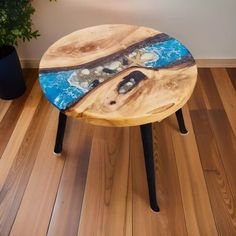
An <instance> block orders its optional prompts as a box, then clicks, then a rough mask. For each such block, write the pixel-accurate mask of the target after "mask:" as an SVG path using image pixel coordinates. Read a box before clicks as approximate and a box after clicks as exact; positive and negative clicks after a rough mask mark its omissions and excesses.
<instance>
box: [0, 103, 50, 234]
mask: <svg viewBox="0 0 236 236" xmlns="http://www.w3.org/2000/svg"><path fill="white" fill-rule="evenodd" d="M49 114H50V106H49V104H48V102H46V100H45V99H41V101H40V103H39V104H38V107H37V111H36V112H35V114H34V117H33V118H32V120H31V121H30V126H29V128H28V130H27V132H26V134H25V136H24V139H23V141H22V144H21V147H20V149H19V150H18V152H17V154H16V156H15V158H14V161H13V163H12V166H11V168H10V170H9V173H8V175H7V178H6V180H5V182H4V185H3V187H2V190H1V191H0V235H8V234H9V232H10V230H11V227H12V224H13V222H14V220H15V217H16V214H17V211H18V209H19V206H20V204H21V200H22V197H23V195H24V191H25V189H26V186H27V184H28V181H29V178H30V175H31V172H32V169H33V166H34V163H35V159H36V155H37V152H38V148H39V146H40V144H41V142H42V138H43V135H44V132H45V129H46V124H47V122H48V118H49Z"/></svg>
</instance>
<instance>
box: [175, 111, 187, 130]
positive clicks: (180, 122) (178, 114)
mask: <svg viewBox="0 0 236 236" xmlns="http://www.w3.org/2000/svg"><path fill="white" fill-rule="evenodd" d="M175 115H176V117H177V121H178V125H179V131H180V133H181V134H187V133H188V130H187V129H186V127H185V123H184V117H183V113H182V109H179V110H178V111H176V112H175Z"/></svg>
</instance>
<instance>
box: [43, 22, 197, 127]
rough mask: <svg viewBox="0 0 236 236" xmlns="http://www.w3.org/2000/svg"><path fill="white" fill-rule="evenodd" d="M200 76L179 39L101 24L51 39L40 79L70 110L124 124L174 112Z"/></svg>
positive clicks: (98, 122) (109, 123)
mask: <svg viewBox="0 0 236 236" xmlns="http://www.w3.org/2000/svg"><path fill="white" fill-rule="evenodd" d="M196 76H197V68H196V64H195V61H194V59H193V57H192V55H191V54H190V52H189V51H188V50H187V49H186V47H184V45H183V44H181V43H180V42H179V41H178V40H176V39H174V38H172V37H170V36H168V35H166V34H164V33H160V32H159V31H156V30H154V29H150V28H145V27H138V26H130V25H100V26H96V27H90V28H86V29H83V30H79V31H76V32H74V33H72V34H70V35H67V36H65V37H64V38H62V39H60V40H58V41H57V42H56V43H55V44H53V45H52V46H51V47H50V48H49V49H48V50H47V51H46V52H45V54H44V56H43V57H42V60H41V63H40V74H39V80H40V84H41V86H42V90H43V92H44V94H45V96H46V97H47V98H48V99H49V101H50V102H51V103H52V104H53V105H55V106H56V107H57V108H58V109H59V110H61V111H63V112H65V113H66V114H67V115H69V116H73V117H76V118H78V119H82V120H84V121H86V122H89V123H92V124H96V125H102V126H119V127H121V126H131V125H133V126H134V125H140V124H144V123H149V122H154V121H160V120H163V119H164V118H166V117H168V116H169V115H171V114H172V113H174V112H175V111H176V110H178V109H179V108H181V107H182V106H183V105H184V104H185V103H186V102H187V100H188V99H189V97H190V96H191V94H192V92H193V89H194V86H195V83H196Z"/></svg>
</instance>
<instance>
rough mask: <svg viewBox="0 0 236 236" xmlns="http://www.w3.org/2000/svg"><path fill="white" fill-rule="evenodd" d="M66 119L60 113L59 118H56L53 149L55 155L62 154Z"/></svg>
mask: <svg viewBox="0 0 236 236" xmlns="http://www.w3.org/2000/svg"><path fill="white" fill-rule="evenodd" d="M66 119H67V116H66V115H65V114H64V113H62V112H60V114H59V118H58V127H57V137H56V143H55V147H54V153H55V154H56V155H59V154H61V152H62V145H63V139H64V133H65V128H66Z"/></svg>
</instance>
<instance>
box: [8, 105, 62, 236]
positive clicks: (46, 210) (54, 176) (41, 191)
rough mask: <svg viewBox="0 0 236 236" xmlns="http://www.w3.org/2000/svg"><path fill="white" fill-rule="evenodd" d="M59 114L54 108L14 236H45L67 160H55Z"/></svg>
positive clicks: (21, 207)
mask: <svg viewBox="0 0 236 236" xmlns="http://www.w3.org/2000/svg"><path fill="white" fill-rule="evenodd" d="M57 117H58V111H57V110H56V109H55V108H53V111H52V113H51V114H50V117H49V119H48V125H47V127H46V132H45V134H44V136H43V138H42V140H43V141H42V143H41V145H40V148H39V152H38V154H37V157H36V161H35V164H34V168H33V170H32V173H31V176H30V179H29V183H28V185H27V188H26V190H25V194H24V197H23V199H22V202H21V205H20V208H19V211H18V214H17V216H16V220H15V222H14V224H13V227H12V230H11V233H10V235H11V236H16V235H17V236H18V235H24V236H32V235H37V236H45V235H46V233H47V229H48V224H49V220H50V217H51V213H52V210H53V205H54V202H55V199H56V194H57V189H58V186H59V182H60V177H61V173H62V170H63V166H64V157H63V156H62V157H55V155H54V154H53V147H54V142H55V133H56V128H57Z"/></svg>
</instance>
